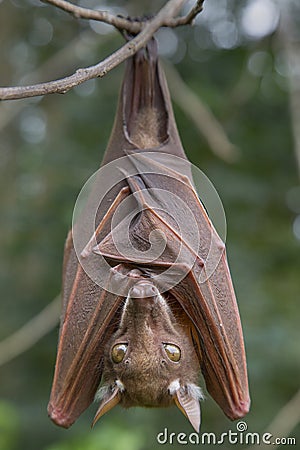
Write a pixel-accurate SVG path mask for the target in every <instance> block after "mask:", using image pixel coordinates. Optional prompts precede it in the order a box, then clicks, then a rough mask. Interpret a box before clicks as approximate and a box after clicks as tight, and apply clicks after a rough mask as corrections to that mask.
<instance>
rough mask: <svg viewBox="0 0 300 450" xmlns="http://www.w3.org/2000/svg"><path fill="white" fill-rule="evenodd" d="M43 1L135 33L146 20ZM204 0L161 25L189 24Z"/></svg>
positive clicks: (56, 0)
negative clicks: (185, 12) (187, 11)
mask: <svg viewBox="0 0 300 450" xmlns="http://www.w3.org/2000/svg"><path fill="white" fill-rule="evenodd" d="M41 1H42V2H43V3H49V4H50V5H53V6H56V7H57V8H59V9H62V10H63V11H66V12H68V13H70V14H72V15H73V16H74V17H76V19H78V18H80V19H89V20H98V21H100V22H105V23H107V24H109V25H113V26H114V27H115V28H117V29H118V30H126V31H128V32H129V33H132V34H137V33H139V32H140V31H141V30H142V29H143V28H144V27H145V23H147V21H146V22H141V21H138V20H131V19H126V18H125V17H122V16H115V15H114V14H110V13H109V12H108V11H99V10H95V9H89V8H82V7H80V6H77V5H74V4H73V3H70V2H68V1H66V0H41ZM203 3H204V0H197V2H196V4H195V6H194V7H193V8H192V9H191V10H190V12H189V13H188V14H187V15H186V16H183V17H177V18H169V19H168V18H167V19H166V20H165V22H164V23H163V24H162V25H161V26H166V27H170V28H175V27H179V26H181V25H190V24H191V23H192V22H193V20H194V19H195V17H196V16H197V15H198V14H199V13H200V12H201V11H202V9H203Z"/></svg>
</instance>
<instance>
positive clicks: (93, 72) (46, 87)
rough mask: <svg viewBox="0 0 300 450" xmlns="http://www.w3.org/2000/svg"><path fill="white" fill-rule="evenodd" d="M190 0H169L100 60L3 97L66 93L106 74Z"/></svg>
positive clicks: (3, 92)
mask: <svg viewBox="0 0 300 450" xmlns="http://www.w3.org/2000/svg"><path fill="white" fill-rule="evenodd" d="M186 1H187V0H169V2H168V3H167V4H166V5H165V6H163V7H162V9H161V10H160V11H159V12H158V13H157V15H156V16H155V17H154V18H153V19H152V20H150V21H149V22H147V24H146V25H145V27H144V29H143V30H142V31H141V32H140V33H139V34H138V35H137V36H136V37H135V38H133V39H132V40H131V41H129V42H127V43H126V44H125V45H123V46H122V47H121V48H119V49H118V50H117V51H115V52H114V53H113V54H111V55H110V56H108V57H107V58H106V59H104V60H103V61H101V62H99V63H98V64H96V65H94V66H90V67H86V68H81V69H78V70H76V72H75V73H74V74H72V75H70V76H68V77H65V78H62V79H59V80H55V81H50V82H47V83H40V84H36V85H32V86H20V87H19V86H18V87H7V88H0V99H1V100H14V99H19V98H27V97H35V96H39V95H45V94H54V93H60V94H64V93H66V92H67V91H69V90H70V89H71V88H73V87H75V86H78V85H79V84H81V83H83V82H84V81H88V80H90V79H92V78H96V77H100V78H101V77H104V76H105V75H106V74H107V73H108V72H109V71H111V70H112V69H114V68H115V67H117V66H118V65H119V64H121V63H122V62H123V61H125V60H126V59H127V58H129V57H130V56H132V55H134V54H135V53H136V52H137V51H138V50H139V49H140V48H142V47H144V46H145V45H146V43H147V42H148V41H149V39H151V37H152V36H153V35H154V33H155V32H156V31H157V30H158V29H159V28H160V27H161V26H162V25H163V24H164V23H165V22H166V20H169V19H170V18H172V17H174V16H176V15H177V14H178V12H179V11H180V9H181V8H182V6H183V5H184V3H185V2H186Z"/></svg>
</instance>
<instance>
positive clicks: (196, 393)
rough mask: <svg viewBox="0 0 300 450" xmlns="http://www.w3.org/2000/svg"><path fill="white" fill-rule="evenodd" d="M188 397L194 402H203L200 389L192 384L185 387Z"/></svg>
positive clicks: (203, 396)
mask: <svg viewBox="0 0 300 450" xmlns="http://www.w3.org/2000/svg"><path fill="white" fill-rule="evenodd" d="M186 388H187V392H188V395H189V396H190V397H193V398H195V399H196V400H204V399H205V395H204V394H203V392H202V389H201V387H199V386H197V385H196V384H194V383H187V385H186Z"/></svg>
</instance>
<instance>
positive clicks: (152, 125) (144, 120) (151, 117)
mask: <svg viewBox="0 0 300 450" xmlns="http://www.w3.org/2000/svg"><path fill="white" fill-rule="evenodd" d="M160 121H161V114H160V113H159V111H158V109H157V108H150V107H148V108H144V109H142V110H141V111H139V113H138V115H137V117H136V120H135V121H134V123H133V124H132V125H131V132H130V139H131V140H132V142H134V144H135V145H136V146H137V147H139V148H151V147H157V146H158V145H159V144H161V139H160Z"/></svg>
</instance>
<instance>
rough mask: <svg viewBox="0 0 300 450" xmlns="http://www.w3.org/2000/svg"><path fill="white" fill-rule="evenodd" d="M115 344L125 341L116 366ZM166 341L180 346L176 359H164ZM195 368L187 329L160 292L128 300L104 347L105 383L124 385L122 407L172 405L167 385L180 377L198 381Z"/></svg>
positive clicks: (184, 380) (183, 379)
mask: <svg viewBox="0 0 300 450" xmlns="http://www.w3.org/2000/svg"><path fill="white" fill-rule="evenodd" d="M117 343H127V344H128V349H127V352H126V355H125V357H124V360H123V361H122V362H121V363H118V364H116V363H114V362H113V361H112V359H111V349H112V347H113V346H114V345H115V344H117ZM164 343H171V344H175V345H177V346H178V347H179V348H180V350H181V359H180V360H179V361H178V362H173V361H171V360H169V359H168V357H167V355H166V353H165V350H164V346H163V344H164ZM199 370H200V368H199V361H198V357H197V355H196V352H195V350H194V346H193V342H192V338H191V332H190V329H189V327H187V326H186V325H185V324H184V323H182V322H181V323H180V322H179V321H178V320H176V319H175V316H174V315H173V313H172V312H171V309H170V308H169V306H168V305H167V302H166V301H165V300H164V299H162V297H161V296H158V297H148V298H137V299H132V298H129V299H127V301H126V304H125V306H124V311H123V315H122V318H121V323H120V327H119V329H118V331H117V332H116V333H115V334H114V336H113V337H112V338H111V340H110V342H109V343H108V344H107V347H106V355H105V367H104V372H103V384H104V385H107V386H109V385H110V386H113V385H114V383H115V382H116V380H120V381H121V383H122V384H123V385H124V388H125V390H124V392H123V393H122V396H121V402H120V403H121V404H122V406H124V407H130V406H148V407H154V406H169V405H171V404H173V398H172V396H171V395H170V394H169V392H168V386H169V385H170V383H171V382H172V381H174V380H175V379H178V380H179V381H180V384H181V385H183V386H184V385H186V384H187V383H195V384H196V383H197V381H198V374H199Z"/></svg>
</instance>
